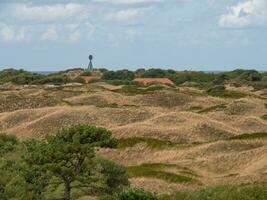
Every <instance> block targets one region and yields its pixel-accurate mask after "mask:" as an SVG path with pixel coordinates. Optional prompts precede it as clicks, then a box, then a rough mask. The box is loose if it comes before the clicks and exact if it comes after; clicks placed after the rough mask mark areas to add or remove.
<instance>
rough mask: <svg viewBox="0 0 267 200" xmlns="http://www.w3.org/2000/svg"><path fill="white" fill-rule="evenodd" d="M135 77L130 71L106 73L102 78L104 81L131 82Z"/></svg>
mask: <svg viewBox="0 0 267 200" xmlns="http://www.w3.org/2000/svg"><path fill="white" fill-rule="evenodd" d="M134 77H135V75H134V73H133V72H131V71H129V70H119V71H106V72H104V74H103V76H102V80H125V81H131V80H133V79H134Z"/></svg>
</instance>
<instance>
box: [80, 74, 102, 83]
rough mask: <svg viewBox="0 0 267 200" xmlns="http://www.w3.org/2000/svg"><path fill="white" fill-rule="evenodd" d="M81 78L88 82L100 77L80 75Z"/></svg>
mask: <svg viewBox="0 0 267 200" xmlns="http://www.w3.org/2000/svg"><path fill="white" fill-rule="evenodd" d="M82 78H83V79H84V81H85V82H86V83H90V82H92V81H96V80H99V79H100V78H98V77H95V76H82Z"/></svg>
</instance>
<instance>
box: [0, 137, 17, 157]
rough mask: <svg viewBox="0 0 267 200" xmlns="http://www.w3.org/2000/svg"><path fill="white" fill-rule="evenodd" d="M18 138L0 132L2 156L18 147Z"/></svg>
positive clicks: (0, 153)
mask: <svg viewBox="0 0 267 200" xmlns="http://www.w3.org/2000/svg"><path fill="white" fill-rule="evenodd" d="M17 144H18V140H17V138H16V136H14V135H7V134H4V133H2V134H0V156H2V155H3V154H5V153H7V152H11V151H13V150H14V149H15V148H16V145H17Z"/></svg>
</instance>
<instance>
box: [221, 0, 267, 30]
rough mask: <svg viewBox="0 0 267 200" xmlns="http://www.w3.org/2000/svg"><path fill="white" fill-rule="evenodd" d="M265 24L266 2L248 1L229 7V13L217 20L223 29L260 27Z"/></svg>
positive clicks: (264, 0)
mask: <svg viewBox="0 0 267 200" xmlns="http://www.w3.org/2000/svg"><path fill="white" fill-rule="evenodd" d="M266 23H267V1H266V0H248V1H246V2H240V3H238V4H237V5H234V6H231V7H230V8H229V12H228V13H227V14H224V15H222V16H221V17H220V19H219V25H220V26H221V27H225V28H245V27H252V26H262V25H265V24H266Z"/></svg>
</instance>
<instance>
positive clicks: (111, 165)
mask: <svg viewBox="0 0 267 200" xmlns="http://www.w3.org/2000/svg"><path fill="white" fill-rule="evenodd" d="M96 162H97V163H98V164H100V166H101V169H100V170H101V171H100V172H101V174H103V175H104V177H105V185H106V187H107V189H106V190H107V193H108V194H113V193H114V192H119V191H120V190H121V189H123V188H125V187H128V186H129V185H130V182H129V180H128V175H127V172H126V170H125V168H124V167H123V166H120V165H118V164H116V163H115V162H113V161H110V160H106V159H103V158H98V159H97V160H96Z"/></svg>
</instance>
